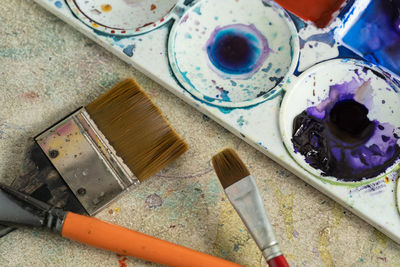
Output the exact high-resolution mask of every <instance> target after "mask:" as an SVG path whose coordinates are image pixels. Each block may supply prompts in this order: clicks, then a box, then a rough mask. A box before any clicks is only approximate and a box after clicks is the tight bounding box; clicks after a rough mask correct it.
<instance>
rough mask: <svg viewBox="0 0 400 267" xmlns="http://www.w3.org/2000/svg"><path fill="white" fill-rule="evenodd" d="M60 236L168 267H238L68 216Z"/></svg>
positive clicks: (204, 255)
mask: <svg viewBox="0 0 400 267" xmlns="http://www.w3.org/2000/svg"><path fill="white" fill-rule="evenodd" d="M61 235H62V236H63V237H66V238H69V239H72V240H75V241H78V242H80V243H84V244H87V245H90V246H93V247H97V248H101V249H105V250H109V251H113V252H116V253H118V254H121V255H126V256H132V257H136V258H140V259H142V260H147V261H152V262H156V263H160V264H164V265H168V266H191V267H206V266H207V267H209V266H213V267H225V266H226V267H228V266H241V265H238V264H236V263H233V262H230V261H226V260H223V259H220V258H217V257H213V256H211V255H208V254H205V253H201V252H198V251H195V250H192V249H189V248H186V247H182V246H178V245H176V244H173V243H170V242H167V241H164V240H161V239H157V238H155V237H152V236H148V235H145V234H142V233H139V232H135V231H132V230H130V229H128V228H124V227H121V226H117V225H113V224H110V223H107V222H103V221H101V220H98V219H96V218H92V217H87V216H82V215H78V214H75V213H72V212H68V213H67V216H66V218H65V221H64V226H63V228H62V232H61Z"/></svg>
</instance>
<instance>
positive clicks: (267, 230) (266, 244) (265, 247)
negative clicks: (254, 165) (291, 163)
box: [225, 175, 283, 261]
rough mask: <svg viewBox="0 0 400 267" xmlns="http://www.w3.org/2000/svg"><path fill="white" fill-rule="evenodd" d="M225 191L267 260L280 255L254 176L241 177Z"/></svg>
mask: <svg viewBox="0 0 400 267" xmlns="http://www.w3.org/2000/svg"><path fill="white" fill-rule="evenodd" d="M225 193H226V195H227V197H228V198H229V200H230V202H231V203H232V205H233V207H234V208H235V210H236V211H237V213H238V214H239V216H240V218H241V219H242V221H243V222H244V224H245V225H246V227H247V229H248V231H249V232H250V234H251V236H252V237H253V239H254V241H255V242H256V244H257V246H258V247H259V248H260V250H261V251H262V254H263V256H264V258H265V259H266V260H267V261H269V260H270V259H272V258H275V257H277V256H279V255H282V254H283V253H282V251H281V249H280V247H279V244H278V241H277V239H276V236H275V233H274V231H273V228H272V225H271V223H270V221H269V219H268V216H267V213H266V212H265V207H264V203H263V201H262V199H261V195H260V193H259V191H258V188H257V185H256V182H255V181H254V178H253V177H252V176H251V175H249V176H247V177H245V178H243V179H241V180H240V181H238V182H236V183H234V184H233V185H231V186H228V187H227V188H225Z"/></svg>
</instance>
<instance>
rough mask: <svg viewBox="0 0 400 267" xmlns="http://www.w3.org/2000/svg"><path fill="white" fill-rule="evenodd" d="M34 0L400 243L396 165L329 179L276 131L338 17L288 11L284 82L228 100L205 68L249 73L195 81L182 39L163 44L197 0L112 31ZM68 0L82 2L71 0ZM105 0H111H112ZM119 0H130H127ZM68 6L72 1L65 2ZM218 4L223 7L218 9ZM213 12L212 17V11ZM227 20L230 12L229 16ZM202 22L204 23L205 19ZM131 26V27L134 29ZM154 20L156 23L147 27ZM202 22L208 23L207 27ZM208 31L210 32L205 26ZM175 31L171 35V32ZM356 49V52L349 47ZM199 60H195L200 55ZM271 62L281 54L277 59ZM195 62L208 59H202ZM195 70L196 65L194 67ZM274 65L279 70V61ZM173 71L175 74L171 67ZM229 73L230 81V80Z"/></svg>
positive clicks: (334, 45) (329, 51)
mask: <svg viewBox="0 0 400 267" xmlns="http://www.w3.org/2000/svg"><path fill="white" fill-rule="evenodd" d="M35 1H36V2H37V3H39V4H40V5H41V6H43V7H44V8H46V9H47V10H48V11H50V12H52V13H53V14H55V15H56V16H57V17H59V18H60V19H62V20H64V21H65V22H67V23H68V24H70V25H71V26H73V27H74V28H75V29H77V30H78V31H80V32H81V33H83V34H85V35H86V36H87V37H89V38H90V39H92V40H94V41H95V42H97V43H98V44H100V45H101V46H103V47H104V48H106V49H107V50H109V51H110V52H112V53H113V54H115V55H116V56H118V57H119V58H120V59H122V60H124V61H125V62H127V63H128V64H130V65H132V66H133V67H134V68H136V69H138V70H139V71H141V72H143V73H144V74H145V75H147V76H148V77H150V78H151V79H153V80H154V81H156V82H157V83H159V84H160V85H162V86H163V87H165V88H167V89H168V90H169V91H171V92H172V93H173V94H175V95H176V96H178V97H179V98H181V99H183V100H184V101H185V102H186V103H188V104H190V105H192V106H193V107H195V108H196V109H198V110H199V111H201V112H202V113H204V114H206V115H207V116H209V117H211V118H212V119H214V120H215V121H216V122H218V123H220V124H221V125H222V126H224V127H225V128H226V129H228V130H229V131H231V132H232V133H234V134H235V135H237V136H238V137H239V138H242V139H243V140H244V141H246V142H247V143H249V144H250V145H252V146H253V147H255V148H256V149H258V150H259V151H261V152H262V153H264V154H265V155H267V156H268V157H270V158H271V159H273V160H274V161H276V162H277V163H279V164H280V165H282V166H283V167H285V168H286V169H288V170H289V171H291V172H292V173H294V174H295V175H297V176H298V177H300V178H301V179H303V180H304V181H305V182H307V183H308V184H310V185H312V186H313V187H315V188H316V189H318V190H319V191H321V192H322V193H324V194H326V195H328V196H329V197H331V198H332V199H334V200H335V201H337V202H339V203H340V204H341V205H343V206H344V207H346V208H347V209H349V210H350V211H351V212H353V213H355V214H356V215H358V216H359V217H361V218H363V219H364V220H365V221H367V222H368V223H370V224H371V225H373V226H374V227H376V228H377V229H378V230H380V231H382V232H383V233H385V234H386V235H388V236H389V237H390V238H392V239H393V240H394V241H395V242H397V243H400V216H399V213H398V211H397V207H396V197H395V195H396V181H397V172H396V171H394V169H396V168H391V170H393V171H391V172H390V173H386V175H382V176H380V177H379V178H375V179H370V180H365V181H362V182H359V183H343V182H338V181H334V179H330V178H329V177H327V178H326V179H324V178H322V177H318V176H315V175H313V174H311V172H309V171H307V170H306V169H305V168H307V167H306V166H304V167H301V166H300V164H298V163H297V162H296V161H295V160H294V159H293V157H292V156H291V152H290V149H291V148H290V147H289V148H286V147H285V144H284V141H285V140H284V138H283V137H285V139H286V143H287V140H289V141H290V136H289V139H288V136H287V134H288V133H285V132H283V133H281V130H280V129H281V128H280V123H281V124H282V126H283V127H287V126H285V125H286V122H285V120H283V121H281V122H280V116H281V113H283V114H284V113H287V112H288V111H285V110H281V102H282V97H283V95H284V94H283V93H282V92H284V90H287V91H288V92H289V93H288V94H287V95H289V96H290V95H291V93H290V88H291V87H296V86H295V85H296V84H297V82H298V80H299V78H298V75H299V74H300V72H303V71H305V70H306V69H308V68H309V67H312V66H314V65H315V64H316V63H318V62H322V61H325V60H328V59H332V58H337V57H339V56H341V51H342V50H341V48H340V47H339V45H338V42H337V41H335V40H334V39H333V36H334V30H335V28H334V27H335V26H338V25H340V23H341V21H340V19H337V20H336V21H334V23H333V24H332V26H331V27H330V28H328V29H325V30H319V29H316V28H314V27H313V26H309V25H305V24H304V23H302V22H301V21H300V20H299V19H296V18H293V19H294V20H295V22H296V23H295V24H293V25H292V24H290V23H288V24H287V25H286V27H287V32H286V34H287V36H286V37H285V36H284V37H282V38H289V39H288V40H289V42H291V48H292V51H291V61H290V62H281V64H283V65H282V66H281V67H280V68H285V69H286V71H287V75H283V76H282V79H283V80H282V82H281V83H280V84H279V85H278V86H276V87H274V88H273V89H271V90H269V91H268V92H266V93H265V92H260V91H257V92H256V93H253V92H249V93H248V94H246V93H245V91H241V92H239V94H237V95H234V96H233V97H232V99H233V101H232V99H229V100H227V99H226V98H224V95H223V93H224V90H223V89H222V91H221V90H219V91H218V92H219V93H220V94H218V92H216V91H213V90H214V88H210V87H207V86H204V87H202V85H201V82H202V80H205V81H203V82H204V83H205V84H207V83H209V81H207V79H209V80H212V81H215V80H214V79H211V78H209V76H208V75H214V76H215V79H219V80H223V79H225V80H227V81H229V82H230V83H232V85H233V84H234V83H237V82H238V81H239V82H241V81H243V83H246V82H248V81H249V80H248V79H243V78H242V77H239V76H240V74H237V73H234V74H232V77H228V78H227V77H225V78H221V77H220V75H215V72H214V73H213V72H210V71H208V73H209V74H207V75H206V77H202V79H201V80H200V81H199V80H196V77H189V78H188V77H184V75H182V73H181V74H179V73H177V72H178V71H179V70H180V66H179V64H180V62H182V61H180V59H179V56H178V59H177V58H176V57H174V56H172V55H171V54H172V53H168V49H170V50H171V49H176V51H179V49H181V50H180V51H182V50H185V49H183V48H182V47H179V45H181V46H182V45H183V44H182V41H179V40H178V41H177V43H175V44H174V45H171V43H172V42H170V43H169V44H168V40H169V35H170V31H171V28H172V30H173V32H175V33H176V35H179V34H180V33H181V32H179V31H176V28H185V25H184V23H185V22H186V21H185V17H184V16H185V14H188V13H185V12H192V14H194V13H196V12H197V11H196V10H194V8H195V7H196V6H195V7H194V8H192V9H190V8H189V7H185V6H184V5H183V2H184V1H183V0H182V1H179V3H178V5H177V6H175V7H174V9H173V11H172V12H171V13H168V15H166V16H165V17H164V18H162V19H160V20H159V21H157V22H156V23H155V24H154V25H153V24H152V25H146V26H145V27H139V28H138V26H137V25H136V26H132V25H128V26H129V27H130V28H129V29H122V30H120V32H117V33H116V32H115V31H116V30H114V32H113V34H117V35H112V32H111V30H112V29H109V28H107V27H103V29H102V31H99V30H98V29H99V27H100V28H101V27H102V26H101V25H99V24H96V23H95V24H92V23H91V22H90V20H89V21H84V19H83V17H81V18H80V19H79V18H78V17H79V16H78V17H77V16H75V15H74V14H73V12H72V11H71V9H70V8H69V6H68V4H67V3H66V2H64V1H58V0H35ZM68 1H70V2H80V1H73V0H68ZM254 1H258V2H261V1H259V0H251V1H250V0H249V1H245V2H247V3H249V4H248V5H251V4H250V2H254ZM110 2H111V3H112V2H113V1H110ZM125 2H135V1H134V0H125ZM136 2H140V1H136ZM155 2H157V1H155ZM167 2H168V1H167ZM169 2H171V1H169ZM172 2H173V1H172ZM198 2H203V3H205V4H207V3H208V2H213V1H211V0H204V1H198ZM214 2H219V3H224V4H229V3H231V2H232V3H233V2H238V1H233V0H223V1H222V0H214ZM239 2H240V1H239ZM242 3H243V1H242ZM191 5H194V3H191ZM197 5H199V3H197ZM71 6H73V5H72V4H71ZM261 6H262V7H265V8H266V9H268V10H266V12H270V10H271V8H272V9H274V10H276V11H277V14H278V13H279V14H280V15H279V16H277V17H276V23H278V24H279V23H280V22H279V17H280V18H282V19H284V20H285V19H286V20H288V17H286V16H287V15H285V13H284V11H283V10H280V9H279V8H278V7H276V6H272V7H266V6H265V5H263V4H261ZM227 9H228V8H227ZM193 12H194V13H193ZM216 12H220V13H221V11H216ZM78 13H79V12H78ZM97 15H99V14H97ZM221 16H222V15H221ZM189 17H190V16H189ZM214 17H216V16H214ZM210 18H211V17H210ZM210 18H208V20H210ZM187 19H188V18H186V20H187ZM244 19H247V21H246V23H245V24H249V25H250V24H255V25H257V23H260V22H259V21H258V20H257V17H254V16H251V15H250V16H248V17H247V18H244ZM174 20H175V21H179V20H180V22H181V23H180V24H178V23H175V25H174V26H173V21H174ZM215 20H217V19H216V18H215ZM233 20H235V19H234V18H233ZM202 23H203V22H202ZM204 23H208V21H207V22H204ZM210 23H211V22H210ZM274 23H275V21H274ZM159 24H160V25H159ZM119 26H120V25H119ZM119 26H118V25H116V26H115V27H116V28H118V27H119ZM128 26H127V27H128ZM132 27H133V28H132ZM134 27H137V29H135V28H134ZM152 27H153V28H155V29H154V30H152ZM296 27H297V30H296ZM206 28H207V27H206ZM96 29H97V30H96ZM118 29H119V28H118ZM150 30H152V31H150ZM207 30H208V31H210V29H209V28H208V29H207ZM107 31H108V33H107ZM117 31H118V30H117ZM123 31H125V32H123ZM135 31H137V32H138V33H142V34H140V35H134V36H129V34H134V33H135ZM282 31H284V30H282ZM293 31H295V32H293ZM207 34H212V33H211V32H208V33H207ZM291 34H292V35H291ZM297 34H298V36H299V39H296V38H298V36H297ZM176 35H171V36H173V37H174V38H175V37H176ZM292 37H295V38H292ZM176 38H178V39H179V38H182V37H181V36H177V37H176ZM192 38H195V37H192ZM279 38H280V37H278V39H279ZM192 40H193V39H192ZM282 40H283V41H282V42H283V43H285V40H286V39H285V40H284V39H282ZM276 43H279V41H277V42H272V44H271V47H272V46H273V45H275V44H276ZM286 43H287V42H286ZM171 46H173V47H171ZM193 46H195V43H193ZM186 47H187V49H188V50H190V49H192V50H193V51H195V50H196V49H197V50H196V51H199V48H195V49H193V47H192V45H191V44H190V45H187V46H186ZM272 49H273V50H274V51H277V50H276V49H278V48H277V47H272ZM283 49H285V48H283ZM200 50H201V49H200ZM174 51H175V50H174ZM299 51H300V53H299ZM354 57H356V56H355V55H354ZM197 59H199V58H197ZM170 60H171V65H170ZM192 60H196V57H194V58H193V59H192ZM284 60H285V57H284V58H283V61H284ZM199 61H201V60H200V59H199ZM276 62H280V61H279V60H278V61H276ZM337 62H338V64H337V68H339V67H340V65H341V64H344V65H346V66H348V64H350V65H352V64H356V65H357V64H358V63H357V62H355V61H352V60H350V61H348V60H337ZM199 64H206V63H204V62H203V63H202V62H200V63H199ZM322 64H325V63H322ZM174 65H175V66H174ZM171 66H172V68H171ZM321 66H324V65H321ZM188 68H190V66H188ZM267 68H268V66H260V67H259V71H258V73H262V71H264V72H265V73H267V72H268V71H271V70H268V69H267ZM317 68H318V67H317ZM334 68H335V67H334ZM371 68H373V67H371ZM194 71H195V69H194V70H193V72H194ZM274 71H275V72H278V70H277V69H275V70H274ZM182 72H183V71H182ZM174 73H175V74H177V75H174ZM331 75H332V74H331ZM193 79H194V82H196V84H193V83H194V82H193V83H192V80H193ZM251 79H253V78H251ZM231 80H232V81H233V82H231ZM264 80H265V77H264V76H260V77H258V78H254V79H253V80H251V81H252V82H253V83H255V84H260V87H267V88H272V87H273V86H274V85H271V84H263V83H262V82H263V81H264ZM217 82H218V80H217ZM279 82H280V81H277V83H279ZM183 86H185V87H186V88H187V90H186V89H184V87H183ZM191 86H192V87H191ZM244 88H246V86H244ZM282 89H284V90H282ZM189 91H190V93H189ZM204 96H205V97H204ZM213 96H215V97H213ZM284 103H285V102H284ZM286 107H288V108H289V109H290V105H288V104H286ZM289 113H290V112H289ZM284 116H286V115H284ZM289 117H290V116H289ZM399 118H400V116H399ZM290 123H291V122H290ZM289 128H290V127H289ZM299 161H301V160H299Z"/></svg>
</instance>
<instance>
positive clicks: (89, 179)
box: [30, 79, 188, 215]
mask: <svg viewBox="0 0 400 267" xmlns="http://www.w3.org/2000/svg"><path fill="white" fill-rule="evenodd" d="M35 140H36V142H37V143H38V145H39V146H40V148H41V150H42V151H43V152H44V153H45V154H46V156H47V158H48V159H49V160H50V162H51V164H52V165H53V166H54V167H55V168H56V169H57V171H58V173H59V174H60V175H61V177H62V179H63V180H64V181H65V182H66V184H67V186H68V187H69V188H70V189H71V190H72V192H73V193H74V194H75V197H76V198H77V199H78V201H79V202H80V204H81V205H82V206H83V208H84V209H85V210H86V212H87V213H88V214H89V215H94V214H96V213H97V212H99V211H100V210H101V209H103V208H104V207H106V206H107V205H108V204H109V203H110V202H111V201H113V200H114V199H116V198H117V197H119V196H120V195H121V193H123V192H125V191H126V190H127V189H129V188H130V187H131V186H132V185H136V184H138V183H140V182H143V181H144V180H146V179H147V178H149V177H150V176H152V175H153V174H155V173H156V172H158V171H160V170H161V169H162V168H164V167H165V166H166V165H167V164H169V163H170V162H172V161H174V160H175V159H176V158H178V157H179V156H180V155H182V154H183V153H184V152H186V150H187V149H188V147H187V144H186V143H185V141H184V140H183V139H182V138H181V137H180V136H179V135H178V134H177V133H176V132H175V131H174V130H173V129H172V128H171V126H170V124H169V123H168V122H167V120H166V119H165V118H164V116H163V115H162V113H161V111H160V110H159V109H158V107H157V106H155V105H154V104H153V102H152V101H151V100H150V98H149V97H148V96H147V95H146V94H145V92H144V91H143V90H142V89H141V88H140V86H139V85H138V84H137V83H136V82H135V81H134V80H133V79H127V80H124V81H122V82H120V83H119V84H117V85H115V86H114V87H113V88H111V89H110V90H109V91H107V92H106V93H105V94H103V95H101V96H100V97H98V98H97V99H96V100H94V101H93V102H92V103H90V104H89V105H87V106H86V107H85V108H79V109H78V110H77V111H75V112H74V113H72V114H71V115H69V116H67V117H66V118H64V119H62V120H61V121H60V122H58V123H56V124H55V125H53V126H52V127H50V128H49V129H47V130H46V131H44V132H43V133H41V134H39V135H38V136H37V137H36V138H35ZM30 186H32V185H30ZM55 197H57V196H55ZM50 204H53V203H50Z"/></svg>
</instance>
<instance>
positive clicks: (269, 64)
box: [261, 63, 272, 73]
mask: <svg viewBox="0 0 400 267" xmlns="http://www.w3.org/2000/svg"><path fill="white" fill-rule="evenodd" d="M271 68H272V63H268V66H267V67H266V68H263V69H261V70H262V71H263V72H265V73H267V72H268V71H269V70H270V69H271Z"/></svg>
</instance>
